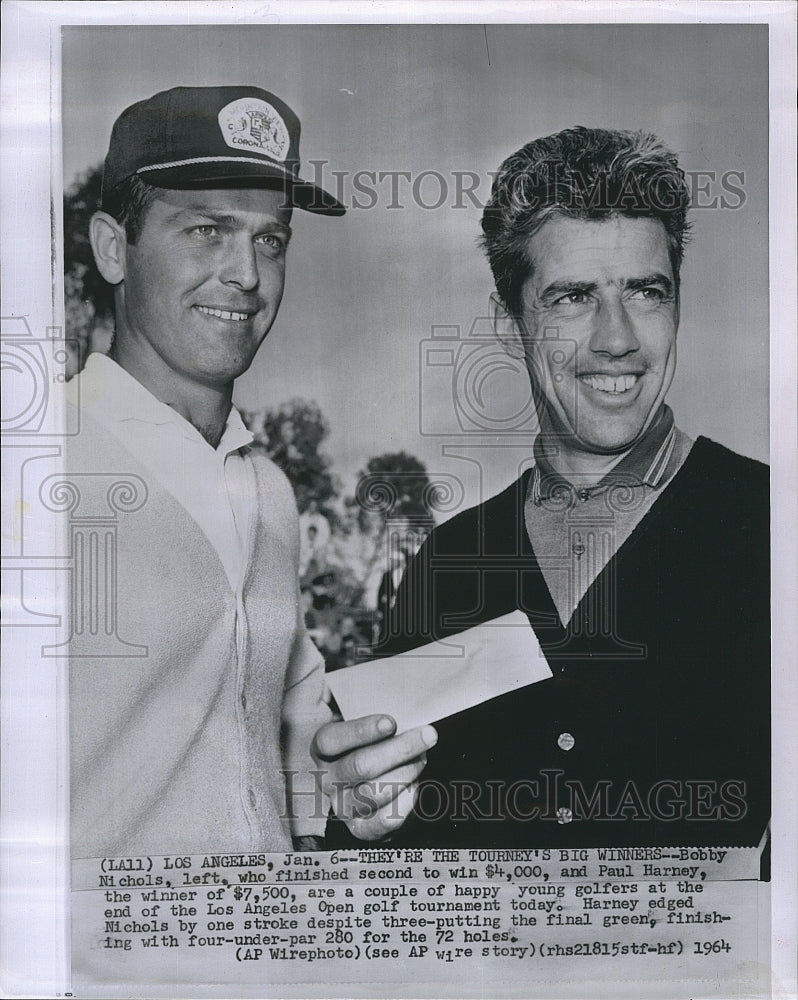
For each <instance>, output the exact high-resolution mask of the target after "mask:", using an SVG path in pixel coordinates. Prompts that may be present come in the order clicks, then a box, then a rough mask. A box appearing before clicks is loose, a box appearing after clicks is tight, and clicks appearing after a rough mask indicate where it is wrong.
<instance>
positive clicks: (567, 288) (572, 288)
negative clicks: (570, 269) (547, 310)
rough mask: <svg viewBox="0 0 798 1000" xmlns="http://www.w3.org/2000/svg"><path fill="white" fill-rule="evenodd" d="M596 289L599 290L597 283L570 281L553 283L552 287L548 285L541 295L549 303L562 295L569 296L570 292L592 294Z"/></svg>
mask: <svg viewBox="0 0 798 1000" xmlns="http://www.w3.org/2000/svg"><path fill="white" fill-rule="evenodd" d="M596 288H598V284H597V282H595V281H577V280H568V279H565V280H560V281H552V283H551V284H550V285H546V287H545V288H544V289H543V291H542V292H541V293H540V298H541V299H543V300H544V301H546V302H548V301H550V300H551V299H556V298H557V297H558V296H560V295H568V293H569V292H584V293H590V292H595V290H596Z"/></svg>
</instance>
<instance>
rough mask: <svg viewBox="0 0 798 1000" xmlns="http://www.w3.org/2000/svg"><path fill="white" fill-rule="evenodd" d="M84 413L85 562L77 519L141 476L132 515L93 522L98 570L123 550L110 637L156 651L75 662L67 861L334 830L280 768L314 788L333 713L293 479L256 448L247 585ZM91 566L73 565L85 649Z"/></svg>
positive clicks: (73, 449) (78, 479)
mask: <svg viewBox="0 0 798 1000" xmlns="http://www.w3.org/2000/svg"><path fill="white" fill-rule="evenodd" d="M80 422H81V430H80V434H79V435H78V436H77V437H76V438H75V439H73V440H72V441H71V442H70V443H69V445H68V462H67V464H68V476H67V478H68V479H71V481H72V483H73V484H74V486H75V487H76V490H77V494H78V496H79V500H78V501H77V506H74V505H73V507H72V510H71V513H70V515H69V516H70V517H71V518H72V521H71V525H70V527H71V531H72V555H73V560H74V559H75V557H76V555H77V554H78V550H80V549H81V547H84V548H85V544H86V538H87V532H86V529H85V527H81V525H82V524H83V521H81V520H80V519H81V518H82V517H84V518H85V515H86V513H87V512H88V513H89V515H91V513H92V512H96V513H97V514H98V516H99V515H100V514H101V513H102V511H104V510H107V509H108V508H107V503H106V497H107V490H108V485H109V476H112V477H113V476H116V475H118V478H119V479H124V478H125V476H126V475H127V476H128V478H129V477H130V476H131V475H132V476H138V477H140V478H141V479H142V480H144V482H145V483H146V500H145V502H144V503H143V504H141V505H140V506H139V507H138V509H133V510H129V511H128V510H126V511H123V512H118V511H117V512H115V513H114V514H113V516H112V518H111V521H110V522H109V525H108V527H107V530H106V529H105V528H103V525H102V523H101V520H102V519H101V520H100V521H97V522H95V527H94V528H92V529H91V530H92V531H94V532H95V533H96V531H97V528H98V527H99V528H100V533H99V537H100V539H101V543H100V544H101V545H103V546H105V547H106V551H105V558H104V559H101V560H100V565H110V562H109V559H111V560H115V571H114V572H115V577H116V579H117V581H118V592H117V594H116V608H117V614H118V621H117V622H116V626H115V627H116V634H117V636H118V637H119V638H120V639H121V640H123V641H125V642H128V643H134V644H137V645H138V646H140V647H141V646H145V647H146V650H147V652H146V655H144V656H140V655H139V656H126V655H123V656H116V655H115V656H111V657H106V656H101V657H95V656H75V655H72V656H71V658H70V673H69V684H70V694H69V710H70V747H71V752H70V768H71V776H70V787H71V844H72V855H73V857H74V858H78V857H106V856H117V857H118V856H141V855H146V854H188V853H203V852H217V853H218V852H227V853H238V852H251V851H286V850H291V846H292V845H291V836H292V835H295V836H297V835H316V836H319V835H323V833H324V828H325V823H326V818H325V814H326V803H324V802H323V801H322V800H321V799H320V798H319V797H318V796H314V795H309V794H306V795H297V796H294V797H293V798H292V803H291V805H290V806H289V807H288V808H286V795H285V776H284V771H285V770H286V769H288V770H290V771H291V772H292V776H291V778H290V782H291V787H292V788H293V789H294V790H295V791H297V792H311V791H313V790H314V788H315V780H314V777H313V775H311V774H310V773H309V772H310V771H311V770H312V769H313V764H312V761H311V758H310V753H309V746H310V740H311V739H312V736H313V733H314V732H315V730H316V729H317V728H318V726H319V725H321V724H322V723H323V722H325V721H328V719H329V718H330V714H329V709H328V708H327V706H326V705H325V704H324V702H323V687H324V678H323V663H322V659H321V657H320V655H319V653H318V651H317V650H316V648H315V647H314V646H313V644H312V642H311V641H310V639H309V638H308V637H307V635H306V634H305V630H304V625H303V622H302V615H301V610H300V604H299V593H298V583H297V565H298V557H299V533H298V528H297V513H296V506H295V502H294V498H293V493H292V491H291V488H290V486H289V484H288V482H287V481H286V479H285V477H284V476H283V474H282V473H281V472H280V471H279V470H278V469H277V467H276V466H275V465H274V464H273V463H272V462H271V461H270V460H269V459H268V458H267V457H266V456H265V455H264V454H263V453H261V452H259V451H258V450H257V449H255V448H250V449H246V450H245V452H244V454H245V457H246V462H247V466H248V470H249V473H251V477H252V488H253V489H254V490H255V491H256V496H257V507H258V513H257V518H256V519H254V526H253V530H252V531H251V533H250V538H249V545H248V555H247V569H246V576H245V582H244V586H243V589H242V592H241V594H239V595H236V594H235V593H234V592H233V591H232V590H231V588H230V584H229V582H228V579H227V576H226V574H225V571H224V569H223V567H222V565H221V562H220V560H219V557H218V555H217V554H216V552H215V550H214V549H213V547H212V546H211V544H210V543H209V542H208V540H207V538H206V537H205V535H204V534H203V533H202V531H201V530H200V529H199V527H198V526H197V524H196V522H195V521H194V520H193V519H192V518H191V517H189V515H188V514H187V513H186V511H185V510H184V508H183V507H182V506H181V505H180V504H179V503H178V502H177V501H176V500H175V499H174V498H173V497H172V496H171V495H170V494H169V493H168V492H166V491H165V490H164V489H163V488H162V487H160V485H159V484H158V482H157V481H156V480H155V479H154V478H153V477H152V476H151V475H149V474H148V473H147V471H146V470H145V469H144V468H143V467H142V466H141V465H140V464H139V462H138V461H137V460H136V459H135V458H133V456H132V455H131V454H130V453H129V452H127V451H126V450H125V449H124V448H123V447H122V446H121V445H120V443H119V442H118V441H117V440H116V439H115V438H114V437H113V436H112V435H110V434H109V433H108V432H107V431H106V430H105V429H104V428H103V427H102V426H101V425H100V424H98V423H97V422H96V421H94V420H92V419H91V417H90V416H88V415H87V413H86V412H85V410H84V411H83V412H82V413H81V414H80ZM122 506H125V505H124V503H123V504H122ZM128 506H133V507H135V504H128ZM86 523H88V524H89V527H91V524H90V522H86ZM111 550H114V552H111ZM87 559H88V556H86V559H84V562H83V564H82V568H77V569H76V571H75V572H74V573H73V601H72V606H73V647H72V648H73V650H74V649H75V648H76V645H75V643H74V638H75V637H74V633H75V631H76V630H78V629H80V628H81V627H82V626H81V618H80V601H79V600H78V598H80V599H81V600H82V601H83V606H84V607H85V606H86V604H85V601H86V587H87V586H88V585H89V580H90V577H91V572H90V570H89V563H88V561H86V560H87ZM73 564H74V565H76V566H79V565H80V564H79V563H73ZM100 586H102V581H100ZM83 627H91V626H90V623H85V622H84V626H83ZM103 627H104V626H103V623H102V622H100V629H102V628H103ZM109 627H111V628H113V623H110V625H109ZM289 816H293V817H295V818H293V819H290V820H289Z"/></svg>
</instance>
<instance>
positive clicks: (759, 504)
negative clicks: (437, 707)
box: [381, 438, 770, 847]
mask: <svg viewBox="0 0 798 1000" xmlns="http://www.w3.org/2000/svg"><path fill="white" fill-rule="evenodd" d="M527 481H528V473H527V474H525V475H524V476H522V477H521V479H519V480H518V481H517V482H516V483H514V484H513V485H512V486H510V487H509V488H508V489H506V490H505V491H504V492H503V493H501V494H499V495H498V496H496V497H494V498H493V499H491V500H489V501H487V502H486V503H484V504H482V505H480V506H478V507H475V508H473V509H471V510H468V511H465V512H464V513H463V514H461V515H459V516H457V517H455V518H453V519H452V520H451V521H449V522H447V523H446V524H444V525H442V526H441V527H439V528H437V529H436V530H435V531H434V532H433V533H432V535H431V536H430V538H429V539H428V540H427V542H426V543H425V545H424V546H423V548H422V550H421V551H420V552H419V554H418V556H417V557H416V559H415V560H414V561H413V563H412V564H411V566H410V567H409V568H408V571H407V573H406V575H405V579H404V581H403V583H402V585H401V587H400V589H399V593H398V597H397V603H396V607H395V611H394V616H393V622H392V625H393V629H392V631H393V635H392V637H391V638H390V639H389V645H386V646H385V647H383V649H382V650H381V652H385V653H388V652H390V653H395V652H400V651H403V650H407V649H412V648H414V647H415V646H418V645H421V644H423V643H425V642H429V641H431V640H432V639H440V638H444V637H446V636H449V635H453V634H456V633H457V632H460V631H462V630H463V629H465V628H469V627H471V626H473V625H477V624H479V623H481V622H485V621H489V620H490V619H493V618H496V617H498V616H500V615H503V614H506V613H508V612H510V611H512V610H514V609H516V608H521V609H522V610H523V611H524V612H526V614H527V615H528V616H529V619H530V622H531V624H532V626H533V627H534V629H535V632H536V634H537V636H538V639H539V641H540V644H541V646H542V648H543V651H544V652H545V654H546V657H547V659H548V662H549V665H550V667H551V669H552V672H553V677H552V678H551V679H549V680H546V681H542V682H540V683H538V684H535V685H532V686H531V687H527V688H524V689H522V690H520V691H515V692H513V693H511V694H509V695H506V696H503V697H500V698H495V699H493V700H491V701H489V702H486V703H484V704H482V705H480V706H477V707H476V708H474V709H471V710H469V711H466V712H463V713H460V714H459V715H456V716H453V717H451V718H449V719H446V720H444V721H443V722H441V723H439V724H438V726H437V728H438V731H439V734H440V739H439V742H438V745H437V747H436V748H435V749H434V750H432V751H430V753H429V755H428V756H429V763H428V766H427V769H426V771H425V773H424V782H425V783H427V784H428V785H429V787H426V788H422V794H421V798H420V802H419V806H418V808H417V815H416V816H414V817H413V818H412V819H411V820H410V821H409V822H408V823H406V824H405V826H404V828H403V829H402V830H401V831H400V832H399V833H398V834H397V835H396V836H395V838H394V843H396V844H403V845H405V844H406V845H415V846H452V847H458V846H459V847H473V846H476V847H483V846H505V847H540V846H550V845H557V846H562V847H567V846H585V847H587V846H601V845H646V844H667V845H676V844H717V845H751V846H754V845H756V844H758V843H759V841H760V839H761V837H762V834H763V832H764V830H765V827H766V825H767V821H768V817H769V811H770V599H769V589H770V588H769V482H768V469H767V467H766V466H764V465H762V464H760V463H758V462H754V461H752V460H750V459H747V458H743V457H741V456H739V455H736V454H734V453H733V452H731V451H729V450H728V449H726V448H724V447H722V446H720V445H718V444H715V443H713V442H712V441H709V440H708V439H706V438H699V439H698V440H697V441H696V443H695V445H694V447H693V449H692V451H691V453H690V455H689V456H688V458H687V460H686V462H685V464H684V466H683V467H682V468H681V469H680V471H679V472H678V473H677V475H676V476H675V477H674V479H673V481H672V482H671V483H670V484H669V485H668V487H667V489H666V490H665V492H664V494H663V496H662V497H660V499H659V500H658V501H657V503H656V504H655V505H654V506H653V508H652V509H651V510H650V511H649V512H648V514H647V515H646V516H645V518H644V519H643V521H642V522H641V523H640V524H639V525H638V527H637V528H636V529H635V531H634V532H633V534H632V535H631V537H630V538H629V539H628V540H627V541H626V542H625V543H624V544H623V545H622V546H621V548H620V549H619V551H618V552H617V553H616V554H615V556H614V558H613V559H612V560H611V561H610V563H609V564H608V565H607V566H606V567H605V569H604V571H603V572H602V573H601V574H600V575H599V577H598V578H597V579H596V581H595V582H594V584H593V585H592V587H591V588H590V589H589V590H588V592H587V593H586V594H585V597H584V598H583V600H582V601H581V603H580V605H579V606H578V608H577V610H576V612H575V613H574V616H573V618H572V620H571V621H570V622H569V624H568V626H567V627H566V628H564V627H563V626H562V624H561V622H560V620H559V617H558V615H557V612H556V610H555V608H554V605H553V603H552V600H551V596H550V594H549V592H548V589H547V587H546V584H545V582H544V579H543V576H542V573H541V571H540V567H539V566H538V564H537V561H536V558H535V554H534V552H533V550H532V546H531V544H530V542H529V539H528V537H527V535H526V531H525V529H524V519H523V503H524V497H525V495H526V489H527ZM563 734H568V735H569V736H570V737H572V738H573V739H572V741H571V740H570V739H568V738H567V736H566V738H564V739H562V738H561V737H563ZM571 742H573V745H572V746H571V748H570V749H567V746H568V745H569V744H570V743H571ZM568 810H570V813H569V812H568ZM424 815H426V817H428V818H427V819H424V818H422V816H424ZM486 815H487V816H490V817H491V818H485V817H486ZM429 817H434V818H429ZM571 817H572V818H571Z"/></svg>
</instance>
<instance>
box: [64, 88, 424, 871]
mask: <svg viewBox="0 0 798 1000" xmlns="http://www.w3.org/2000/svg"><path fill="white" fill-rule="evenodd" d="M299 137H300V124H299V120H298V118H297V117H296V115H295V114H294V113H293V111H291V109H290V108H289V107H288V106H287V105H286V104H285V103H284V102H283V101H281V100H280V99H279V98H278V97H276V96H275V95H274V94H271V93H269V92H267V91H265V90H260V89H259V88H256V87H178V88H174V89H172V90H168V91H164V92H163V93H159V94H156V95H155V96H154V97H152V98H150V99H149V100H144V101H141V102H139V103H137V104H134V105H133V106H132V107H129V108H128V109H127V110H125V111H124V112H123V113H122V114H121V115H120V117H119V119H118V120H117V122H116V124H115V125H114V128H113V132H112V135H111V142H110V147H109V151H108V155H107V157H106V160H105V168H104V175H103V187H102V198H101V210H100V211H98V212H97V213H96V214H95V215H94V216H93V218H92V220H91V226H90V238H91V244H92V249H93V251H94V256H95V260H96V262H97V266H98V268H99V270H100V273H101V274H102V276H103V278H104V279H105V280H106V281H107V282H109V283H110V284H111V285H112V286H113V287H114V297H115V313H116V329H115V335H114V341H113V345H112V347H111V350H110V353H109V355H108V356H107V357H105V356H101V355H98V354H93V355H91V356H90V357H89V359H88V361H87V364H86V367H85V369H84V371H83V372H82V373H81V375H79V376H78V377H77V379H76V380H74V381H75V385H74V386H73V392H74V398H75V399H76V400H77V401H78V403H79V422H80V433H79V434H78V435H77V437H76V438H75V440H74V442H72V444H71V446H70V448H69V456H68V472H69V476H70V478H71V480H72V484H73V487H74V491H75V495H77V496H78V497H79V498H80V500H79V503H81V504H82V505H83V509H84V510H89V509H90V510H93V511H103V512H104V516H106V517H110V521H109V525H110V527H109V528H108V532H107V533H106V534H105V536H104V537H105V545H106V550H107V551H106V552H105V557H106V559H105V563H104V565H105V566H111V565H112V566H113V572H112V573H109V575H107V576H106V577H105V584H106V591H107V596H106V602H105V608H106V614H105V619H104V621H99V623H98V619H97V616H96V615H95V616H94V617H92V615H91V614H88V613H87V604H86V596H85V595H86V594H87V593H91V592H92V591H91V588H92V587H95V589H96V587H97V579H98V573H97V570H96V567H97V565H98V563H97V558H98V557H97V554H96V552H94V551H90V552H88V553H87V554H86V557H85V559H84V558H83V557H80V558H78V556H77V555H76V554H75V552H73V555H75V562H74V564H75V576H74V579H73V601H72V607H73V621H72V640H71V645H70V656H71V661H70V744H71V775H70V780H71V840H72V853H73V856H75V857H98V856H114V855H115V856H140V855H146V854H188V853H200V852H205V851H224V852H239V851H246V852H250V851H253V850H255V851H282V850H290V849H291V847H292V846H294V847H298V848H301V849H305V848H308V847H311V846H319V843H320V842H319V839H318V838H320V837H321V836H323V834H324V830H325V823H326V811H327V802H328V798H331V799H332V800H333V804H334V805H336V807H337V811H339V813H340V814H341V816H342V818H344V819H345V821H346V822H347V825H348V826H349V827H350V829H351V830H352V832H353V833H355V834H356V835H357V836H362V837H368V838H369V839H372V838H374V837H379V836H382V835H384V834H385V833H387V832H388V831H389V830H390V829H392V828H393V827H395V826H396V825H397V824H399V823H401V821H402V819H403V817H404V816H405V815H406V814H407V813H408V812H409V810H410V807H411V804H412V797H413V790H414V782H415V779H416V778H417V777H418V775H419V774H420V772H421V770H422V768H423V766H424V763H425V757H424V751H425V749H426V747H428V746H430V745H432V744H433V743H434V741H435V738H436V736H435V732H434V730H431V729H430V728H429V727H427V728H426V729H424V730H420V731H413V732H410V733H406V734H403V735H402V736H396V737H395V736H393V732H394V729H395V726H394V724H393V720H391V719H389V718H386V717H381V716H374V717H369V718H367V719H361V720H357V721H355V722H351V723H345V722H331V721H330V719H331V713H330V711H329V708H328V707H327V706H326V704H325V703H324V700H323V690H324V685H323V663H322V660H321V657H320V655H319V653H318V652H317V650H316V649H315V647H314V646H313V644H312V643H311V641H310V639H309V638H308V637H307V635H306V634H305V631H304V624H303V621H302V614H301V608H300V600H299V586H298V579H297V565H298V554H299V533H298V528H297V513H296V506H295V502H294V498H293V495H292V492H291V489H290V486H289V485H288V482H287V481H286V479H285V477H284V476H283V475H282V473H281V472H280V471H279V470H278V469H277V468H276V466H274V464H273V463H272V462H271V461H269V460H268V459H267V458H266V457H265V455H264V454H263V452H262V451H259V450H257V449H253V448H252V447H251V442H252V434H251V433H250V432H249V431H248V430H247V429H246V427H245V426H244V424H243V422H242V420H241V417H240V416H239V414H238V412H237V411H236V409H235V408H234V407H233V405H232V394H233V384H234V381H235V379H236V378H237V377H238V376H239V375H241V374H242V373H243V372H245V371H246V370H247V369H248V368H249V366H250V364H251V363H252V361H253V359H254V357H255V354H256V352H257V350H258V348H259V347H260V345H261V343H262V342H263V340H264V338H265V337H266V335H267V333H268V332H269V330H270V329H271V326H272V324H273V322H274V320H275V318H276V316H277V312H278V309H279V306H280V301H281V298H282V294H283V284H284V276H285V266H286V259H287V249H288V244H289V241H290V238H291V229H290V221H291V212H292V209H293V208H294V207H296V208H300V209H304V210H306V211H310V212H314V213H316V214H320V215H341V214H343V212H344V207H343V206H342V205H341V204H340V203H339V202H338V201H336V200H335V199H334V198H333V197H331V196H330V195H329V194H328V193H326V192H325V191H322V190H321V189H320V188H318V187H316V186H315V185H313V184H310V183H308V182H306V181H303V180H302V179H301V178H300V176H299V167H300V160H299ZM119 484H123V486H122V488H121V489H122V492H121V493H120V485H119ZM115 490H116V492H114V491H115ZM120 496H122V497H123V500H122V501H120V500H119V497H120ZM104 505H105V506H104ZM109 507H110V508H111V513H110V514H109V511H108V508H109ZM73 510H74V508H73ZM111 522H112V523H111ZM73 538H74V536H73ZM111 549H112V550H113V551H111ZM101 575H102V574H100V576H101ZM111 578H113V580H114V581H115V582H114V583H113V585H112V586H111V587H110V589H109V586H108V580H109V579H111ZM99 586H100V587H102V586H103V582H102V580H100V584H99ZM114 588H115V589H114ZM111 591H113V593H112V592H111ZM100 640H102V641H100ZM314 734H315V735H314ZM311 748H312V752H311ZM378 777H379V778H381V779H383V780H382V783H381V791H382V794H379V795H378V794H374V795H372V796H368V795H364V794H363V791H364V790H363V788H362V787H358V783H359V782H363V781H364V780H369V779H376V778H378Z"/></svg>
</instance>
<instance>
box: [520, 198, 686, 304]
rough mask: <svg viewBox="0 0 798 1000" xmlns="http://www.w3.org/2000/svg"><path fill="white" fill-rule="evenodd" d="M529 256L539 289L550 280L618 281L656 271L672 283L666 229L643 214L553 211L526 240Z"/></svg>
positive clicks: (532, 273) (636, 277)
mask: <svg viewBox="0 0 798 1000" xmlns="http://www.w3.org/2000/svg"><path fill="white" fill-rule="evenodd" d="M527 257H528V260H529V265H530V279H531V280H532V281H533V283H534V285H535V286H537V287H540V286H541V285H543V284H545V283H547V282H548V281H552V280H560V281H567V280H572V281H574V282H583V281H592V282H612V283H617V282H624V281H628V280H635V279H639V278H642V277H645V276H646V275H648V274H656V273H659V274H663V275H665V276H666V277H667V278H668V279H669V280H671V281H675V275H674V273H673V268H672V265H671V257H670V253H669V247H668V238H667V233H666V232H665V227H664V226H663V225H662V223H661V222H660V221H659V220H658V219H651V218H647V217H640V216H624V215H612V216H608V217H607V218H605V219H595V220H594V219H573V218H570V217H568V216H564V215H555V216H552V217H551V218H550V219H547V220H546V222H544V223H543V225H542V226H541V228H540V229H539V230H538V231H537V232H536V233H535V234H534V235H533V236H531V237H530V238H529V241H528V243H527Z"/></svg>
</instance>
